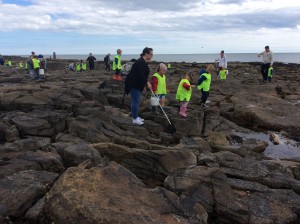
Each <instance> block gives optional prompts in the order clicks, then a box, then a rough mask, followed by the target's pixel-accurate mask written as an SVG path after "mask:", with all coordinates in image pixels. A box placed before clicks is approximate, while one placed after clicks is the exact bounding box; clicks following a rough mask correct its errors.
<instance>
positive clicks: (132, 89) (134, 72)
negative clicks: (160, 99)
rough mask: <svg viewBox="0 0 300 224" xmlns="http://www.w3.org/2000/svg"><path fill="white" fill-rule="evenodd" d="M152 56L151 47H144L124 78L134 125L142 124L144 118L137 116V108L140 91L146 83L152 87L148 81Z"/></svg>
mask: <svg viewBox="0 0 300 224" xmlns="http://www.w3.org/2000/svg"><path fill="white" fill-rule="evenodd" d="M152 57H153V49H152V48H149V47H146V48H144V50H143V52H142V54H141V57H140V58H139V59H138V60H137V61H136V62H135V63H134V64H133V66H132V69H131V71H130V73H129V74H128V76H127V78H126V79H125V92H126V93H127V94H128V93H130V95H131V116H132V123H133V124H136V125H143V124H144V119H142V118H140V117H139V116H138V109H139V104H140V97H141V92H142V91H143V89H144V88H145V86H146V85H147V87H148V88H149V89H152V86H151V84H150V83H149V82H148V77H149V74H150V69H149V66H148V63H149V62H150V61H151V59H152Z"/></svg>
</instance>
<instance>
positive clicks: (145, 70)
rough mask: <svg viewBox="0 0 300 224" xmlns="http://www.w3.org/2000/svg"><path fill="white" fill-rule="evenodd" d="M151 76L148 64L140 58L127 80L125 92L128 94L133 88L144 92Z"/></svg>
mask: <svg viewBox="0 0 300 224" xmlns="http://www.w3.org/2000/svg"><path fill="white" fill-rule="evenodd" d="M149 74H150V69H149V66H148V63H147V62H146V61H145V60H144V59H143V58H142V57H140V58H139V59H138V60H137V61H136V62H135V63H134V64H133V65H132V68H131V71H130V73H129V74H128V75H127V77H126V79H125V92H126V93H127V94H128V93H129V91H130V89H132V88H134V89H137V90H139V91H141V92H142V91H143V89H144V87H145V86H146V84H147V82H148V77H149Z"/></svg>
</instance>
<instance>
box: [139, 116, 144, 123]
mask: <svg viewBox="0 0 300 224" xmlns="http://www.w3.org/2000/svg"><path fill="white" fill-rule="evenodd" d="M137 119H139V120H140V121H141V122H144V121H145V120H144V119H143V118H141V117H137Z"/></svg>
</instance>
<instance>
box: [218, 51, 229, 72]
mask: <svg viewBox="0 0 300 224" xmlns="http://www.w3.org/2000/svg"><path fill="white" fill-rule="evenodd" d="M216 62H217V63H218V67H219V71H220V70H222V69H227V58H226V56H225V54H224V51H223V50H222V51H221V53H220V57H219V58H218V59H217V60H216Z"/></svg>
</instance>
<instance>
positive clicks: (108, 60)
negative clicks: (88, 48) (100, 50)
mask: <svg viewBox="0 0 300 224" xmlns="http://www.w3.org/2000/svg"><path fill="white" fill-rule="evenodd" d="M109 62H110V54H109V53H108V54H107V55H106V56H105V58H104V64H105V71H110V65H109Z"/></svg>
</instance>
